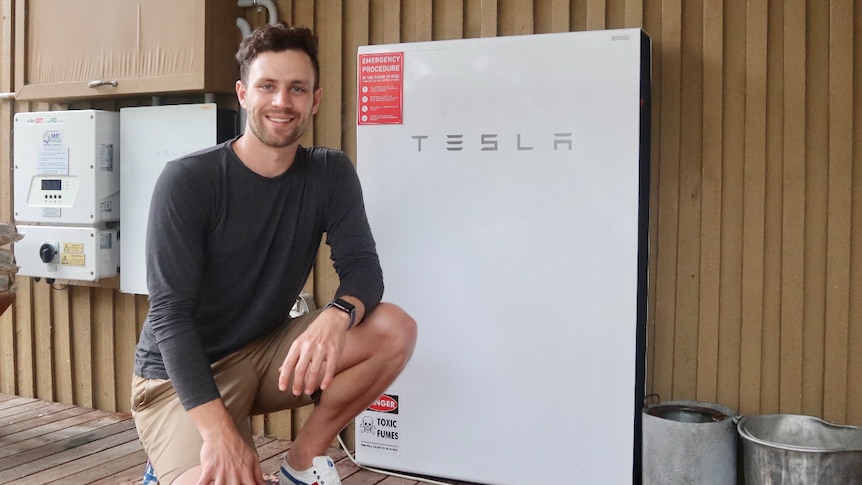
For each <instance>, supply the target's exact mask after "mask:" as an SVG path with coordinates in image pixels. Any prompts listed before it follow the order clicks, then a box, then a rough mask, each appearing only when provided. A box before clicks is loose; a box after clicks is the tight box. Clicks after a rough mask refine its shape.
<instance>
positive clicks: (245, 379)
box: [131, 310, 321, 485]
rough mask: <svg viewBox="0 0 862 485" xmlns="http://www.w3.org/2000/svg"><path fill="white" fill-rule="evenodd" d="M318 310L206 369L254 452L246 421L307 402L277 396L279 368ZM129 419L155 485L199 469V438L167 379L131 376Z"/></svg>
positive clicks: (286, 395) (309, 400)
mask: <svg viewBox="0 0 862 485" xmlns="http://www.w3.org/2000/svg"><path fill="white" fill-rule="evenodd" d="M320 311H321V310H318V311H315V312H311V313H306V314H304V315H301V316H299V317H297V318H294V319H292V320H290V321H288V322H287V323H285V324H284V325H282V326H281V327H279V328H278V329H277V330H275V331H274V332H272V333H271V334H269V335H265V336H264V337H262V338H260V339H258V340H257V341H255V342H252V343H250V344H249V345H247V346H246V347H244V348H243V349H241V350H239V351H237V352H234V353H233V354H230V355H228V356H227V357H224V358H222V359H221V360H219V361H218V362H216V363H215V364H213V365H212V372H213V376H214V378H215V382H216V386H218V389H219V392H220V393H221V396H222V400H223V401H224V403H225V406H227V409H228V411H229V412H230V414H231V416H233V419H234V422H236V426H237V428H238V429H239V431H240V433H241V434H242V435H243V437H244V438H245V440H246V441H247V442H248V443H249V445H251V446H252V448H254V441H253V439H252V434H251V427H250V421H249V416H253V415H257V414H264V413H271V412H276V411H281V410H284V409H295V408H298V407H301V406H305V405H307V404H311V403H312V398H311V397H309V396H307V395H303V396H294V395H293V393H291V392H290V391H285V392H282V391H279V390H278V376H279V367H281V364H282V363H283V362H284V358H285V356H286V355H287V351H288V350H289V349H290V345H291V344H292V343H293V341H294V340H295V339H296V338H297V337H298V336H299V335H300V334H301V333H302V332H303V331H305V329H306V328H307V327H308V325H309V324H311V322H312V321H313V320H314V319H315V318H316V317H317V315H318V313H320ZM131 409H132V416H133V417H134V419H135V426H136V427H137V429H138V435H139V436H140V438H141V443H142V444H143V446H144V450H145V451H146V452H147V456H148V458H149V459H150V462H151V464H152V465H153V469H154V470H155V472H156V475H157V476H158V478H159V483H161V484H162V485H167V484H169V483H171V482H173V481H174V480H175V479H176V478H177V477H178V476H180V475H181V474H182V473H183V472H185V471H187V470H189V469H191V468H193V467H195V466H198V465H200V450H201V446H202V445H203V441H202V440H201V436H200V433H199V432H198V429H197V427H196V426H195V424H194V422H193V421H192V419H191V418H190V417H189V415H188V413H187V412H186V411H185V409H183V406H182V404H181V403H180V400H179V398H178V397H177V394H176V391H175V390H174V386H173V384H171V381H170V380H167V379H145V378H143V377H140V376H137V375H135V376H132V408H131Z"/></svg>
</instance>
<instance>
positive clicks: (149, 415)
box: [132, 356, 256, 485]
mask: <svg viewBox="0 0 862 485" xmlns="http://www.w3.org/2000/svg"><path fill="white" fill-rule="evenodd" d="M231 357H232V356H229V357H226V358H225V359H223V361H219V362H218V363H216V365H215V366H214V373H215V378H216V384H217V385H218V387H219V391H220V392H221V393H222V396H223V399H224V401H225V405H226V407H227V408H228V411H229V412H230V413H231V416H232V417H233V419H234V422H235V423H236V426H237V429H238V430H239V432H240V434H241V435H242V437H243V438H244V439H245V441H246V442H247V443H249V445H250V446H251V447H252V448H254V440H253V439H252V435H251V429H250V427H249V424H248V414H249V410H250V409H251V405H252V397H251V396H252V395H253V393H254V392H255V389H256V385H255V376H254V369H253V368H252V366H250V365H248V364H247V363H245V362H242V361H238V362H237V361H234V359H232V358H231ZM225 361H229V362H225ZM225 364H229V365H225ZM133 381H134V382H133V396H132V399H133V407H132V414H133V416H134V418H135V426H136V427H137V428H138V435H139V436H140V439H141V442H142V444H143V445H144V449H145V450H146V452H147V456H148V457H149V459H150V461H151V463H152V465H153V468H154V469H155V472H156V475H157V476H158V478H159V483H162V484H165V485H167V484H171V483H173V484H176V485H180V484H184V483H197V477H198V476H199V475H200V449H201V446H202V445H203V441H202V440H201V436H200V433H199V432H198V430H197V427H195V425H194V423H193V422H192V420H191V418H190V417H189V415H188V413H187V412H186V411H185V410H184V409H183V407H182V404H181V403H180V400H179V397H178V396H177V394H176V392H175V391H174V388H173V385H172V384H171V382H170V381H168V380H162V379H142V378H140V377H137V376H135V377H134V379H133ZM135 401H136V402H135Z"/></svg>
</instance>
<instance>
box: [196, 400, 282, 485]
mask: <svg viewBox="0 0 862 485" xmlns="http://www.w3.org/2000/svg"><path fill="white" fill-rule="evenodd" d="M189 416H191V418H192V420H193V421H194V422H195V425H196V426H197V427H198V430H199V431H200V433H201V437H202V438H203V440H204V444H203V446H202V447H201V476H200V480H198V485H209V484H211V483H254V484H256V485H265V483H266V482H264V481H263V473H262V472H261V470H260V463H259V462H258V456H257V453H256V452H255V450H254V449H252V447H251V446H249V444H248V443H246V442H245V440H244V439H243V438H242V435H240V433H239V430H238V429H236V425H235V424H234V422H233V418H231V416H230V414H229V413H228V411H227V408H225V406H224V403H223V402H222V400H221V399H216V400H214V401H210V402H208V403H206V404H202V405H200V406H197V407H195V408H193V409H191V410H190V411H189Z"/></svg>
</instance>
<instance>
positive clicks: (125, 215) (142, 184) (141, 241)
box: [120, 103, 218, 295]
mask: <svg viewBox="0 0 862 485" xmlns="http://www.w3.org/2000/svg"><path fill="white" fill-rule="evenodd" d="M120 123H121V126H122V130H121V140H122V158H123V160H124V164H123V172H122V177H121V187H122V196H121V199H122V219H123V238H122V251H121V252H120V258H121V260H120V267H121V268H122V271H121V272H120V291H122V292H124V293H136V294H141V295H146V294H148V291H147V273H146V266H145V254H144V248H145V242H146V234H147V217H148V215H149V211H150V197H151V196H152V193H153V187H154V186H155V184H156V179H158V177H159V174H161V173H162V169H164V167H165V164H166V163H168V162H169V161H170V160H173V159H176V158H179V157H181V156H183V155H187V154H189V153H192V152H194V151H197V150H200V149H203V148H206V147H209V146H212V145H215V144H216V142H217V139H218V136H217V123H218V108H217V106H216V105H215V104H214V103H205V104H179V105H166V106H143V107H135V108H123V109H121V110H120Z"/></svg>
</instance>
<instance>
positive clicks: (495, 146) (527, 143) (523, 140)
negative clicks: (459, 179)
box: [410, 133, 572, 152]
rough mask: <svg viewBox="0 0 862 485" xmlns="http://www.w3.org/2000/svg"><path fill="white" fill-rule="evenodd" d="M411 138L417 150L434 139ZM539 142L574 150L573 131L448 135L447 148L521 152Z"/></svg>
mask: <svg viewBox="0 0 862 485" xmlns="http://www.w3.org/2000/svg"><path fill="white" fill-rule="evenodd" d="M410 138H412V139H414V140H416V151H419V152H421V151H422V150H423V149H424V148H427V144H428V143H432V142H433V141H434V140H431V139H430V138H431V137H430V135H413V136H411V137H410ZM539 143H541V144H542V146H545V147H553V149H554V151H558V150H567V151H572V133H554V135H553V137H551V136H544V137H532V138H529V137H527V136H525V135H522V134H521V133H518V134H517V135H515V136H514V137H507V138H502V139H501V137H500V135H499V134H497V133H483V134H481V135H479V137H478V140H476V139H466V140H465V137H464V135H446V150H447V151H450V152H460V151H462V150H464V148H465V147H468V148H478V149H479V150H480V151H483V152H496V151H500V150H501V146H502V147H503V148H506V147H512V146H514V148H515V150H517V151H519V152H521V151H530V150H533V149H534V148H536V146H537V144H539Z"/></svg>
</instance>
